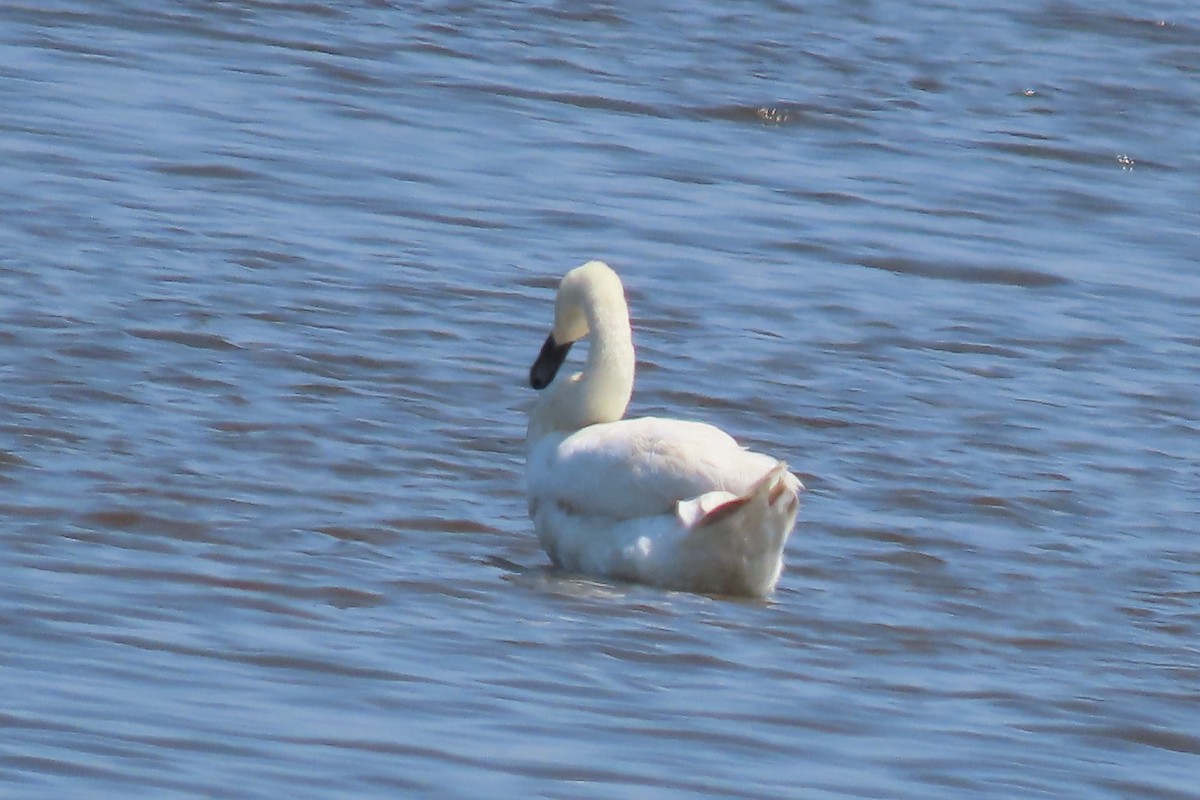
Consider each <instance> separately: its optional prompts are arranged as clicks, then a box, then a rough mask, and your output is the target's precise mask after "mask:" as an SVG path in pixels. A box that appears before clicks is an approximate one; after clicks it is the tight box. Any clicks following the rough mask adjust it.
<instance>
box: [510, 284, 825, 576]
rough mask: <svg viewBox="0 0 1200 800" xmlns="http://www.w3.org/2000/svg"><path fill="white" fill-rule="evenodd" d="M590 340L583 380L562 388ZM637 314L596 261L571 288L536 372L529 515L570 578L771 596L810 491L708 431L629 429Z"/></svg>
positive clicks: (572, 379) (679, 425) (532, 378)
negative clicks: (576, 348)
mask: <svg viewBox="0 0 1200 800" xmlns="http://www.w3.org/2000/svg"><path fill="white" fill-rule="evenodd" d="M589 333H590V334H591V337H592V338H591V342H590V347H589V350H588V357H587V364H586V366H585V367H584V369H583V371H582V372H579V373H576V374H574V375H571V376H564V377H559V378H558V379H557V380H556V379H555V376H556V375H557V373H558V369H559V367H560V366H561V365H562V363H563V360H564V359H565V358H566V356H567V351H568V350H569V349H570V347H571V344H572V343H573V342H576V341H578V340H579V339H581V338H583V337H584V336H587V335H588V334H589ZM633 372H634V355H633V339H632V334H631V331H630V326H629V307H628V306H627V305H626V302H625V291H624V288H623V287H622V286H621V279H620V278H618V277H617V274H616V273H615V272H613V271H612V269H610V268H609V267H608V265H607V264H604V263H603V262H600V261H589V262H588V263H586V264H584V265H583V266H581V267H577V268H576V269H573V270H571V271H570V272H568V273H567V274H566V276H565V277H564V278H563V279H562V283H561V285H560V286H559V289H558V297H557V299H556V300H555V305H554V329H553V332H552V333H551V334H550V336H549V338H547V339H546V343H545V345H544V346H543V347H542V351H541V353H540V354H539V355H538V357H537V360H536V361H535V362H534V364H533V367H532V369H530V371H529V382H530V385H532V386H533V388H535V389H544V390H545V391H544V392H543V393H542V394H541V396H540V397H539V398H538V400H537V402H536V403H535V405H534V407H533V409H532V410H531V411H530V414H529V428H528V431H527V432H526V437H525V443H526V471H527V479H528V496H529V516H530V517H531V518H532V519H533V525H534V529H535V530H536V531H537V535H538V539H539V540H540V541H541V543H542V547H543V548H545V550H546V553H547V555H549V556H550V559H551V561H553V562H554V564H555V565H556V566H558V567H560V568H562V569H566V570H570V571H573V572H582V573H587V574H590V575H596V576H601V577H611V578H618V579H622V580H630V581H639V582H642V583H649V584H654V585H656V586H662V587H665V588H669V589H680V590H684V591H693V592H704V593H711V594H737V595H751V596H757V597H763V596H766V595H768V594H770V593H771V591H772V590H773V589H774V588H775V584H776V582H777V581H778V580H779V573H780V571H781V570H782V568H783V548H784V544H785V543H786V542H787V538H788V535H789V534H790V533H791V530H792V526H793V525H794V524H795V521H796V512H797V510H798V509H799V506H800V498H799V494H800V492H801V491H803V489H804V487H803V485H802V484H801V483H800V481H799V480H798V479H797V478H796V476H795V475H792V474H791V473H790V472H788V470H787V465H786V464H784V463H783V462H782V461H778V460H776V459H774V458H771V457H770V456H765V455H762V454H759V453H751V452H749V451H747V450H744V449H743V448H741V447H740V446H739V445H738V444H737V442H735V441H734V440H733V439H732V438H730V436H729V435H728V434H726V433H724V432H723V431H721V430H719V429H717V428H714V427H713V426H711V425H705V424H702V423H698V422H684V421H682V420H675V419H657V418H653V417H647V418H644V419H630V420H623V419H622V417H623V416H624V415H625V408H626V406H627V405H628V404H629V398H630V395H631V394H632V392H633Z"/></svg>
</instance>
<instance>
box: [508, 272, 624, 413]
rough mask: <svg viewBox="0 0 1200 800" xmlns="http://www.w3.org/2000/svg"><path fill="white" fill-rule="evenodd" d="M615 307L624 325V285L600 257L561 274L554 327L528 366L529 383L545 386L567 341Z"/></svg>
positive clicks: (567, 347) (588, 329)
mask: <svg viewBox="0 0 1200 800" xmlns="http://www.w3.org/2000/svg"><path fill="white" fill-rule="evenodd" d="M616 310H620V312H621V313H622V314H623V316H624V322H623V324H624V325H625V327H626V329H628V326H629V312H628V309H627V307H626V305H625V289H624V287H623V286H622V285H621V279H620V278H618V277H617V273H615V272H613V270H612V268H611V267H609V266H608V265H607V264H605V263H604V262H603V261H589V262H588V263H586V264H584V265H583V266H581V267H576V268H575V269H573V270H571V271H570V272H568V273H567V274H566V275H564V276H563V279H562V283H560V284H559V286H558V296H557V297H556V298H555V300H554V329H553V330H552V331H551V332H550V335H549V336H548V337H547V338H546V343H545V344H543V345H542V350H541V352H540V353H538V357H537V360H536V361H534V362H533V366H532V367H531V368H530V370H529V385H530V386H532V387H533V388H534V389H539V390H540V389H545V388H546V387H547V386H549V385H550V383H551V382H552V381H553V380H554V376H555V375H557V374H558V370H559V367H561V366H562V365H563V362H564V361H566V359H567V353H568V352H569V351H570V349H571V345H573V344H574V343H575V342H577V341H579V340H580V339H582V338H583V337H585V336H587V335H588V333H590V332H591V330H592V328H594V327H596V326H597V325H598V324H602V323H599V320H600V319H601V318H603V317H606V316H607V315H609V314H611V313H612V312H614V311H616Z"/></svg>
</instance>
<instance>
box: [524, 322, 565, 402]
mask: <svg viewBox="0 0 1200 800" xmlns="http://www.w3.org/2000/svg"><path fill="white" fill-rule="evenodd" d="M570 349H571V343H570V342H567V343H566V344H559V343H558V342H556V341H554V334H551V335H549V336H547V337H546V343H545V344H543V345H542V351H541V352H540V353H538V357H537V360H536V361H534V362H533V366H532V367H530V368H529V385H530V386H532V387H533V388H535V389H538V390H541V389H545V388H546V387H547V386H549V385H550V382H551V381H553V380H554V376H555V375H557V374H558V368H559V367H561V366H562V365H563V362H564V361H566V360H567V353H568V352H569V351H570Z"/></svg>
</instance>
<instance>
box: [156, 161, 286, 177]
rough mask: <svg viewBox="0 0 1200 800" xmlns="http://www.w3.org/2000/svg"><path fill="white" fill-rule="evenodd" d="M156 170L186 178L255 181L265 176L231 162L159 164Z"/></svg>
mask: <svg viewBox="0 0 1200 800" xmlns="http://www.w3.org/2000/svg"><path fill="white" fill-rule="evenodd" d="M154 170H155V171H156V172H161V173H162V174H164V175H179V176H182V177H185V178H202V179H204V180H226V181H253V180H261V179H262V178H263V176H262V175H261V174H259V173H257V172H254V171H253V170H248V169H244V168H242V167H234V166H231V165H229V164H186V163H170V164H157V165H155V167H154Z"/></svg>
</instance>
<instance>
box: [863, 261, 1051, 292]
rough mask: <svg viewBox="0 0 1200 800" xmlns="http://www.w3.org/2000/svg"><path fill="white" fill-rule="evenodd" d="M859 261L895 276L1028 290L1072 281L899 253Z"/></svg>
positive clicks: (1010, 269)
mask: <svg viewBox="0 0 1200 800" xmlns="http://www.w3.org/2000/svg"><path fill="white" fill-rule="evenodd" d="M858 264H859V265H860V266H864V267H868V268H870V269H879V270H883V271H885V272H892V273H895V274H897V275H912V276H915V277H920V278H933V279H936V280H946V281H957V282H961V283H990V284H997V285H1000V286H1019V287H1022V288H1027V289H1040V288H1048V287H1054V286H1065V285H1068V284H1070V283H1071V281H1070V280H1068V279H1067V278H1063V277H1060V276H1058V275H1053V274H1051V273H1048V272H1039V271H1037V270H1031V269H1025V268H1021V267H984V266H975V265H971V264H966V263H962V264H947V263H938V262H933V261H918V260H916V259H911V258H902V257H898V256H893V257H888V258H868V259H863V260H861V261H859V262H858Z"/></svg>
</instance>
